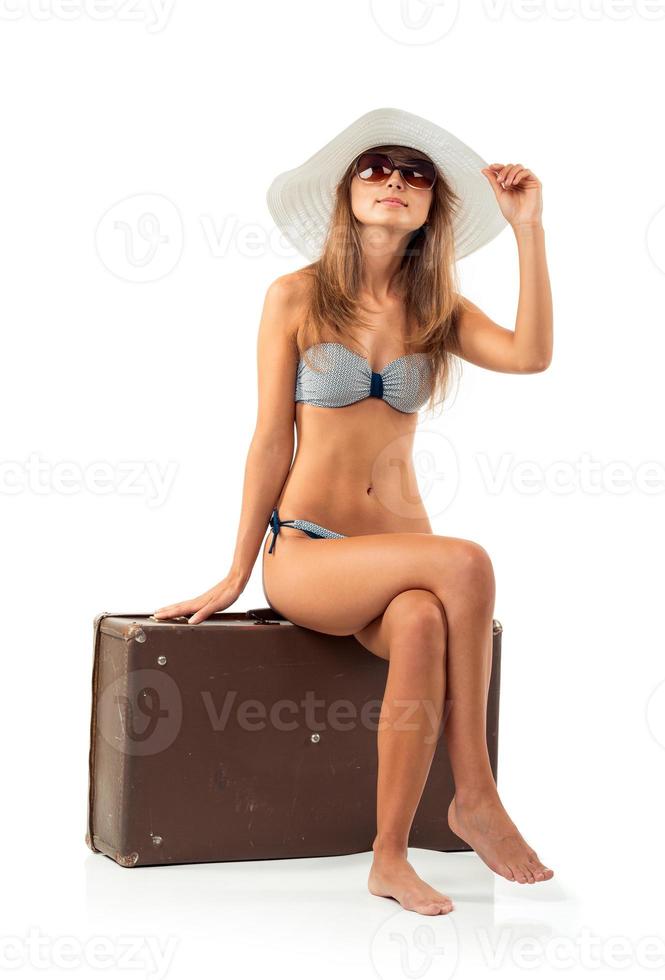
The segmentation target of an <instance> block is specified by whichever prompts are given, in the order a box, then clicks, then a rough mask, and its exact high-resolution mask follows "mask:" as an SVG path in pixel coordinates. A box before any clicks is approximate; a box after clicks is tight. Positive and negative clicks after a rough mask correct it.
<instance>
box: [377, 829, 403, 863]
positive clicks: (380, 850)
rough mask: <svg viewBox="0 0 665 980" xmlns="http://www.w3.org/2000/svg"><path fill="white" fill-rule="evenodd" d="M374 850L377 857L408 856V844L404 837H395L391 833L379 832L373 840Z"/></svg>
mask: <svg viewBox="0 0 665 980" xmlns="http://www.w3.org/2000/svg"><path fill="white" fill-rule="evenodd" d="M372 850H373V851H374V855H375V856H377V857H379V856H380V857H400V858H406V856H407V854H408V844H407V843H406V842H405V841H404V838H403V837H394V836H391V835H390V834H377V835H376V837H375V838H374V840H373V842H372Z"/></svg>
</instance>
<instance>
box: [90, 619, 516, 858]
mask: <svg viewBox="0 0 665 980" xmlns="http://www.w3.org/2000/svg"><path fill="white" fill-rule="evenodd" d="M501 636H502V627H501V624H500V623H499V622H498V621H497V620H494V623H493V666H492V677H491V684H490V693H489V706H488V715H487V741H488V748H489V754H490V760H491V764H492V769H493V772H494V776H495V778H496V775H497V749H498V721H499V683H500V667H501ZM387 671H388V663H387V661H385V660H382V659H381V658H379V657H375V656H374V655H373V654H371V653H370V652H369V651H368V650H366V649H365V648H364V647H363V646H362V645H361V644H360V643H358V641H357V640H356V639H355V637H353V636H344V637H338V636H331V635H328V634H325V633H319V632H315V631H313V630H308V629H304V628H302V627H300V626H296V625H295V624H293V623H291V622H290V621H289V620H287V619H284V618H283V617H282V616H281V614H279V613H277V612H275V611H274V610H272V609H270V608H262V609H255V610H249V611H248V612H246V613H242V612H222V613H216V614H214V615H213V616H212V617H210V619H208V620H206V621H204V622H203V623H199V624H197V625H189V624H188V623H187V621H186V619H185V618H184V617H181V618H179V619H177V620H173V619H172V620H166V621H158V620H155V619H153V618H151V616H150V615H149V614H148V613H136V614H118V615H115V614H111V613H102V614H101V615H100V616H98V617H97V618H96V619H95V621H94V664H93V673H92V711H91V726H90V755H89V796H88V826H87V833H86V843H87V844H88V846H89V847H90V848H91V849H92V850H93V851H100V852H102V853H103V854H105V855H107V856H108V857H110V858H112V859H113V860H114V861H117V863H118V864H120V865H122V866H123V867H136V866H138V865H155V864H183V863H189V862H203V861H236V860H256V859H265V858H293V857H320V856H325V855H336V854H353V853H357V852H360V851H370V850H371V849H372V841H373V839H374V836H375V833H376V776H377V748H376V744H377V724H378V719H379V710H380V705H381V699H382V696H383V691H384V688H385V683H386V676H387ZM452 795H453V781H452V776H451V772H450V765H449V761H448V756H447V752H446V745H445V737H439V739H438V742H437V747H436V751H435V755H434V759H433V762H432V767H431V769H430V773H429V777H428V780H427V785H426V787H425V790H424V793H423V796H422V798H421V801H420V804H419V807H418V810H417V813H416V816H415V820H414V823H413V827H412V831H411V835H410V838H409V845H410V846H412V847H424V848H429V849H432V850H437V851H466V850H469V847H468V846H467V845H466V844H465V843H464V842H463V841H461V840H460V839H459V838H458V837H456V836H455V835H454V834H453V833H452V831H451V830H450V828H449V827H448V823H447V819H446V813H447V809H448V804H449V802H450V800H451V799H452Z"/></svg>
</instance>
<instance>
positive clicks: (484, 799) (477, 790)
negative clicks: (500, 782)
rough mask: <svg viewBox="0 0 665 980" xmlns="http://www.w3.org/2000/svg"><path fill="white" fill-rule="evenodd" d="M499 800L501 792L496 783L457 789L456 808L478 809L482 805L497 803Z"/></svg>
mask: <svg viewBox="0 0 665 980" xmlns="http://www.w3.org/2000/svg"><path fill="white" fill-rule="evenodd" d="M498 799H499V792H498V790H497V788H496V783H494V782H492V783H481V784H473V785H468V786H460V787H455V796H454V800H455V806H456V807H465V808H469V807H476V806H480V805H481V804H482V803H493V802H494V803H496V802H497V801H498Z"/></svg>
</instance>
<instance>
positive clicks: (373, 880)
mask: <svg viewBox="0 0 665 980" xmlns="http://www.w3.org/2000/svg"><path fill="white" fill-rule="evenodd" d="M373 851H374V860H373V862H372V867H371V869H370V873H369V880H368V887H369V890H370V892H371V893H372V895H380V896H381V897H383V898H394V899H396V900H397V901H398V902H399V904H400V905H401V906H402V907H403V908H405V909H409V910H410V911H412V912H420V913H421V915H446V913H448V912H452V910H453V908H454V905H453V903H452V902H451V900H450V899H449V898H448V896H447V895H444V894H443V892H439V891H437V890H436V888H432V886H431V885H428V884H427V882H426V881H423V879H422V878H420V877H419V876H418V875H417V874H416V871H415V869H414V867H413V865H411V864H409V862H408V861H407V859H406V851H404V852H400V851H399V850H396V849H394V848H383V847H381V846H377V845H376V844H374V846H373Z"/></svg>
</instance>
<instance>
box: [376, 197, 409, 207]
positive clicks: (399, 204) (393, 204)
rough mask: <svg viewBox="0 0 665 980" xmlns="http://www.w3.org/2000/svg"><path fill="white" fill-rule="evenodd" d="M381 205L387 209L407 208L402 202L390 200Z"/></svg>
mask: <svg viewBox="0 0 665 980" xmlns="http://www.w3.org/2000/svg"><path fill="white" fill-rule="evenodd" d="M379 204H383V205H384V206H385V207H387V208H403V207H406V205H405V204H402V202H401V201H391V200H390V199H388V200H386V201H379Z"/></svg>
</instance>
